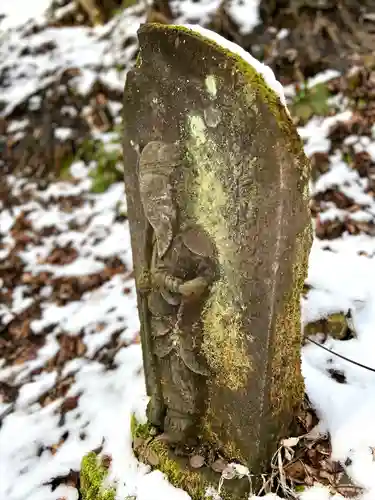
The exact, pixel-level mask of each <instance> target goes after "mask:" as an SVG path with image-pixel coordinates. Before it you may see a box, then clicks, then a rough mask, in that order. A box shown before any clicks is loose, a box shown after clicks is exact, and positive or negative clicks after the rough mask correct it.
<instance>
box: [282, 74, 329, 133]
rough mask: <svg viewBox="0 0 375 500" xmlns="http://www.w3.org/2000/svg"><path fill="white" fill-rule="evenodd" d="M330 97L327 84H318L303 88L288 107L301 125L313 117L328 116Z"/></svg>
mask: <svg viewBox="0 0 375 500" xmlns="http://www.w3.org/2000/svg"><path fill="white" fill-rule="evenodd" d="M330 97H331V93H330V91H329V89H328V86H327V84H324V83H319V84H317V85H314V86H313V87H311V88H308V87H307V86H303V87H302V88H301V89H300V91H299V92H298V93H297V95H296V96H295V98H294V100H293V102H292V104H291V106H290V110H291V113H292V115H293V116H295V117H296V118H297V119H298V120H299V123H300V124H301V125H303V124H305V123H306V122H307V121H308V120H309V119H310V118H312V117H313V116H314V115H318V116H328V115H329V114H330V113H331V111H332V106H330V105H329V102H328V100H329V98H330Z"/></svg>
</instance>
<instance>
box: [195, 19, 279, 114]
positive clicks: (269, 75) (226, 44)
mask: <svg viewBox="0 0 375 500" xmlns="http://www.w3.org/2000/svg"><path fill="white" fill-rule="evenodd" d="M185 27H186V28H188V29H190V30H192V31H195V32H196V33H199V34H200V35H202V36H203V37H205V38H208V39H209V40H212V41H213V42H215V43H217V44H218V45H220V46H221V47H223V48H225V49H227V50H229V51H230V52H233V53H234V54H237V55H238V56H240V57H241V58H242V59H243V60H244V61H246V62H247V63H248V64H249V65H250V66H252V67H253V68H254V69H255V71H257V72H258V73H260V74H261V75H262V76H263V78H264V80H265V82H266V84H267V85H268V86H269V87H270V88H271V90H273V91H274V92H275V93H276V94H277V95H278V96H279V98H280V102H281V103H282V104H283V105H284V106H285V108H286V109H288V108H287V105H286V100H285V95H284V90H283V86H282V85H281V83H280V82H279V81H278V80H277V79H276V77H275V74H274V72H273V71H272V69H271V68H270V67H269V66H267V65H265V64H263V63H261V62H260V61H258V60H257V59H255V57H253V56H252V55H251V54H249V52H246V50H244V49H243V48H242V47H240V46H239V45H237V44H236V43H233V42H230V41H229V40H227V39H226V38H224V37H222V36H221V35H218V34H217V33H215V32H214V31H211V30H209V29H207V28H203V27H202V26H200V25H197V24H186V25H185Z"/></svg>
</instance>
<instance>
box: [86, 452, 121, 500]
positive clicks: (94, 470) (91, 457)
mask: <svg viewBox="0 0 375 500" xmlns="http://www.w3.org/2000/svg"><path fill="white" fill-rule="evenodd" d="M107 475H108V469H107V468H106V467H105V466H104V465H103V464H102V462H101V460H100V458H99V457H98V456H97V455H96V453H95V452H90V453H88V454H87V455H86V456H85V457H83V459H82V463H81V473H80V481H81V486H80V491H81V494H82V498H83V500H114V499H115V489H114V488H110V487H109V488H108V487H105V484H104V482H105V479H106V477H107Z"/></svg>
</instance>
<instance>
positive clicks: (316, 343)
mask: <svg viewBox="0 0 375 500" xmlns="http://www.w3.org/2000/svg"><path fill="white" fill-rule="evenodd" d="M306 339H307V340H309V341H310V342H312V343H313V344H315V345H317V346H318V347H321V348H322V349H324V350H325V351H327V352H329V353H331V354H333V355H334V356H337V357H338V358H341V359H343V360H345V361H348V362H349V363H352V364H353V365H356V366H359V367H360V368H364V369H365V370H368V371H370V372H374V373H375V368H371V367H370V366H366V365H362V364H361V363H358V361H354V360H353V359H350V358H346V357H345V356H343V355H342V354H338V353H337V352H335V351H331V349H328V347H325V346H324V345H322V344H319V342H316V341H315V340H313V339H311V338H310V337H306Z"/></svg>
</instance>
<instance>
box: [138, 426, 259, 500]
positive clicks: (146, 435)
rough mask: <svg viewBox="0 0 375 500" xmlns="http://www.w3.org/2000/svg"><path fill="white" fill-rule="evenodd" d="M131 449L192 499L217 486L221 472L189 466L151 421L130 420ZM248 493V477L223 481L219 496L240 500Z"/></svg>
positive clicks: (204, 467)
mask: <svg viewBox="0 0 375 500" xmlns="http://www.w3.org/2000/svg"><path fill="white" fill-rule="evenodd" d="M132 436H133V451H134V454H135V456H136V457H137V458H138V460H139V461H141V462H143V463H145V464H147V465H150V466H151V467H152V469H158V470H160V471H161V472H163V473H164V474H165V475H166V477H167V479H168V481H169V482H170V483H171V484H172V485H173V486H175V487H176V488H181V489H183V490H184V491H186V492H187V493H188V494H189V495H190V496H191V498H192V500H202V499H204V498H207V499H208V500H210V498H212V497H210V496H206V491H207V489H208V488H210V487H211V488H215V489H217V488H218V485H219V482H220V479H221V474H220V473H218V472H215V471H214V470H212V469H211V468H210V467H207V466H203V467H200V468H198V469H196V468H193V467H191V465H190V463H189V460H188V458H187V457H185V456H177V455H176V453H174V452H173V451H172V450H171V449H170V448H169V447H168V445H167V444H166V443H165V442H163V441H161V440H160V439H158V435H157V430H156V429H155V428H154V427H152V426H151V425H150V424H148V423H146V424H139V423H138V422H136V420H135V418H134V417H133V420H132ZM248 495H249V481H248V479H247V478H243V479H231V480H225V481H224V483H223V485H222V488H221V491H220V497H221V498H222V499H223V500H242V499H244V500H245V499H247V498H248Z"/></svg>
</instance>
